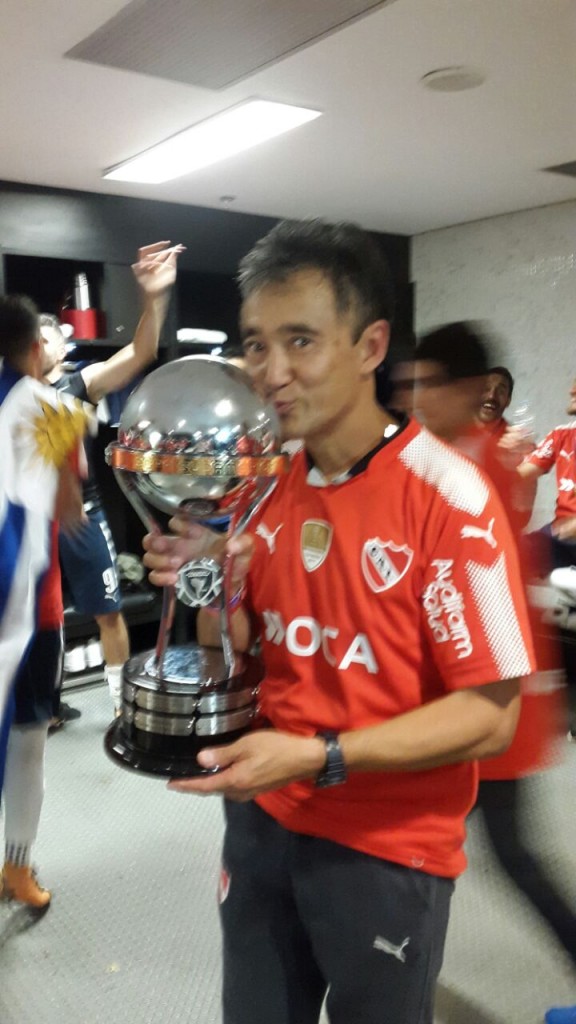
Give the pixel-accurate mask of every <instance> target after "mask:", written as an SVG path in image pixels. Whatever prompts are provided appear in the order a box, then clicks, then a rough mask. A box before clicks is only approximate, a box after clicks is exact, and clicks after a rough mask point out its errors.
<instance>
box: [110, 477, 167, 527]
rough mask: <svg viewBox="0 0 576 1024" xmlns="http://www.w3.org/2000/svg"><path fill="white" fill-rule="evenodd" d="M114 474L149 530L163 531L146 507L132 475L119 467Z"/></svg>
mask: <svg viewBox="0 0 576 1024" xmlns="http://www.w3.org/2000/svg"><path fill="white" fill-rule="evenodd" d="M114 476H115V477H116V482H117V484H118V486H119V488H120V490H121V491H122V493H123V494H124V496H125V497H126V498H128V501H129V502H130V504H131V505H132V508H133V509H134V511H135V512H136V514H137V515H139V516H140V519H141V520H142V522H143V523H144V526H145V527H146V529H147V530H148V532H149V533H161V530H160V527H159V525H158V523H157V522H156V520H155V519H154V517H153V516H151V515H150V512H149V511H148V509H147V508H146V505H145V503H144V502H143V500H142V498H141V497H140V494H139V493H138V488H137V487H136V483H135V481H134V479H133V478H132V476H131V475H130V474H128V473H123V472H122V471H121V470H118V469H115V470H114Z"/></svg>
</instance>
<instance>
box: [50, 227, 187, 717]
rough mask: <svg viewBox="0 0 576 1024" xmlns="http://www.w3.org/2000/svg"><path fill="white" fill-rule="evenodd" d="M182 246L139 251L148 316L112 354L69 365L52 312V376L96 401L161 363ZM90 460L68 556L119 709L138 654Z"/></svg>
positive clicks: (137, 269)
mask: <svg viewBox="0 0 576 1024" xmlns="http://www.w3.org/2000/svg"><path fill="white" fill-rule="evenodd" d="M182 251H183V246H181V245H176V246H170V244H169V242H168V241H162V242H155V243H154V244H152V245H146V246H143V247H142V248H141V249H139V250H138V258H137V262H136V263H135V264H134V265H133V267H132V270H133V272H134V277H135V279H136V281H137V283H138V287H139V289H140V293H141V297H142V304H143V311H142V316H141V318H140V321H139V323H138V326H137V328H136V332H135V334H134V338H133V340H132V341H131V342H130V343H129V344H128V345H125V346H124V347H123V348H121V349H119V351H118V352H115V353H114V355H112V356H110V358H109V359H107V360H106V361H103V362H94V363H89V364H88V365H87V366H84V367H83V368H82V369H80V370H76V371H73V372H71V373H67V372H65V371H64V367H63V362H64V357H65V352H66V347H65V339H64V337H63V334H62V331H61V329H60V325H59V323H58V320H57V319H56V318H55V317H52V316H49V315H47V314H44V315H43V316H42V317H41V330H42V336H43V339H44V343H45V375H46V378H47V380H48V381H49V382H50V383H51V384H52V385H53V386H54V387H55V388H56V389H57V390H58V391H59V392H60V393H62V394H69V395H74V396H75V397H76V398H79V399H81V400H82V401H85V402H89V403H91V404H92V405H94V406H95V405H97V403H98V402H99V401H100V399H102V398H104V397H105V396H106V395H108V394H110V393H111V392H113V391H118V390H119V389H120V388H123V387H126V386H127V385H128V384H130V383H132V382H133V381H134V380H135V378H137V377H138V375H139V374H140V373H142V371H143V370H145V369H146V368H147V367H148V366H150V365H151V363H153V362H154V360H155V359H156V358H157V355H158V344H159V340H160V331H161V329H162V325H163V323H164V319H165V316H166V311H167V308H168V303H169V301H170V293H171V290H172V287H173V285H174V282H175V280H176V265H177V260H178V256H179V254H180V253H181V252H182ZM88 462H89V466H88V468H89V472H88V477H87V479H86V480H85V482H84V485H83V491H84V511H85V513H86V517H87V521H86V524H85V526H84V528H83V529H82V530H81V531H78V532H76V533H75V534H74V535H73V536H72V535H70V536H67V535H63V536H62V537H61V538H60V560H61V563H62V567H63V569H64V573H65V575H66V580H67V582H68V585H69V588H70V592H71V595H72V600H73V602H74V607H75V609H76V611H78V612H80V613H81V614H83V615H91V616H93V617H94V619H95V620H96V623H97V625H98V629H99V632H100V642H101V644H102V653H103V656H104V663H105V676H106V680H107V683H108V688H109V691H110V696H111V698H112V703H113V705H114V709H115V711H116V713H118V711H119V709H120V704H121V686H122V667H123V665H124V663H125V662H126V661H127V660H128V657H129V653H130V651H129V637H128V629H127V626H126V621H125V619H124V616H123V614H122V611H121V595H120V586H119V580H118V573H117V567H116V551H115V548H114V541H113V539H112V534H111V531H110V527H109V525H108V522H107V519H106V515H105V512H104V508H103V505H102V499H101V496H100V492H99V489H98V485H97V482H96V479H95V475H94V471H93V468H91V466H90V462H91V458H90V450H89V451H88Z"/></svg>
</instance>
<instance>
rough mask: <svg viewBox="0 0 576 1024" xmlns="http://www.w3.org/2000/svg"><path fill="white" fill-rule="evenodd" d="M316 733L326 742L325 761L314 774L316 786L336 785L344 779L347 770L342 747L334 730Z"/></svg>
mask: <svg viewBox="0 0 576 1024" xmlns="http://www.w3.org/2000/svg"><path fill="white" fill-rule="evenodd" d="M316 735H317V736H318V737H319V738H320V739H323V740H324V743H325V744H326V763H325V765H324V767H323V768H322V770H321V772H320V773H319V774H318V775H317V776H316V786H318V787H319V788H324V787H325V786H338V785H340V783H342V782H345V781H346V777H347V774H348V773H347V771H346V763H345V761H344V755H343V754H342V747H341V746H340V741H339V739H338V734H337V733H335V732H317V733H316Z"/></svg>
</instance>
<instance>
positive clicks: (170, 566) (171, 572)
mask: <svg viewBox="0 0 576 1024" xmlns="http://www.w3.org/2000/svg"><path fill="white" fill-rule="evenodd" d="M168 526H169V527H170V529H171V530H172V532H173V534H175V536H171V535H169V534H156V533H147V534H146V536H145V537H144V539H143V541H142V544H143V546H144V550H145V551H146V554H145V555H144V559H143V561H144V565H145V566H146V567H147V568H148V569H151V572H150V573H149V578H150V582H151V583H153V584H154V586H156V587H171V586H174V585H175V584H176V582H177V580H178V572H179V570H180V569H181V568H182V566H183V565H184V564H185V563H186V562H190V561H192V560H193V559H194V558H214V559H215V560H216V561H217V562H222V561H223V560H224V557H225V556H226V555H228V556H229V557H230V558H233V564H232V577H231V584H232V589H233V591H236V590H239V589H240V588H241V587H242V586H243V584H244V580H245V578H246V573H247V572H248V567H249V565H250V560H251V557H252V551H253V548H254V539H253V537H251V536H250V535H248V534H243V535H242V536H241V537H233V538H231V539H230V540H226V537H225V536H224V535H223V534H221V533H215V532H214V531H213V530H209V529H208V528H207V527H206V526H201V525H200V523H190V522H188V520H186V519H182V518H181V517H179V516H175V517H174V518H173V519H171V520H170V522H169V523H168Z"/></svg>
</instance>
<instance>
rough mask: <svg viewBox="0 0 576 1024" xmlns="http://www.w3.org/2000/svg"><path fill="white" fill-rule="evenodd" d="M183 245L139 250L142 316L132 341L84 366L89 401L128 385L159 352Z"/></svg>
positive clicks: (137, 271) (136, 268) (158, 244)
mask: <svg viewBox="0 0 576 1024" xmlns="http://www.w3.org/2000/svg"><path fill="white" fill-rule="evenodd" d="M182 251H183V246H181V245H175V246H170V245H169V242H167V241H162V242H155V243H154V244H153V245H145V246H143V247H142V248H141V249H139V250H138V260H137V262H136V263H134V264H133V266H132V270H133V272H134V277H135V278H136V281H137V282H138V287H139V289H140V293H141V296H142V303H143V309H142V316H141V317H140V321H139V323H138V327H137V328H136V333H135V334H134V338H133V340H132V341H131V342H130V343H129V344H128V345H126V346H125V347H124V348H122V349H120V351H119V352H115V353H114V355H113V356H111V357H110V359H107V360H106V361H105V362H101V363H92V364H91V365H90V366H86V367H84V369H83V370H82V377H83V379H84V384H85V385H86V391H87V393H88V397H89V399H90V401H91V402H93V403H94V404H96V403H97V402H99V401H100V399H101V398H103V397H104V395H107V394H109V393H110V392H111V391H118V390H119V389H120V388H123V387H126V385H127V384H130V382H131V381H133V380H134V378H135V377H137V376H138V374H139V373H141V372H142V370H144V369H145V368H146V367H147V366H149V365H150V363H153V362H154V360H155V359H156V357H157V355H158V342H159V340H160V331H161V330H162V324H163V323H164V319H165V317H166V311H167V309H168V303H169V301H170V292H171V290H172V287H173V285H174V282H175V280H176V264H177V261H178V255H179V254H180V253H181V252H182Z"/></svg>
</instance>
